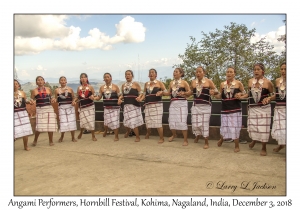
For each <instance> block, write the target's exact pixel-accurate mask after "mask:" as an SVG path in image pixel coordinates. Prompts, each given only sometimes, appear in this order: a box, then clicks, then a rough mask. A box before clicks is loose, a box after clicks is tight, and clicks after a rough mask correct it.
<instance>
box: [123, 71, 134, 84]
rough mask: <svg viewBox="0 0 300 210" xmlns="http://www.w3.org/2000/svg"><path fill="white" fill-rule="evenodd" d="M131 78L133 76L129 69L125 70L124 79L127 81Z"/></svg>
mask: <svg viewBox="0 0 300 210" xmlns="http://www.w3.org/2000/svg"><path fill="white" fill-rule="evenodd" d="M132 78H133V76H132V74H131V72H130V71H126V72H125V79H126V80H127V82H131V81H132Z"/></svg>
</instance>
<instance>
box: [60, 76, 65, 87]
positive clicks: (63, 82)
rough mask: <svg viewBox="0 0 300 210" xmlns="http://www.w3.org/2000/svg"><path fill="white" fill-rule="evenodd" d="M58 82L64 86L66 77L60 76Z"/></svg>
mask: <svg viewBox="0 0 300 210" xmlns="http://www.w3.org/2000/svg"><path fill="white" fill-rule="evenodd" d="M59 84H60V85H61V86H62V87H65V86H66V85H67V80H66V78H64V77H62V78H60V80H59Z"/></svg>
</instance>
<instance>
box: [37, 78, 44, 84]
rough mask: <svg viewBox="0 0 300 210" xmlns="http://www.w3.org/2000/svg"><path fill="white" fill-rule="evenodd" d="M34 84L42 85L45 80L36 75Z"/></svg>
mask: <svg viewBox="0 0 300 210" xmlns="http://www.w3.org/2000/svg"><path fill="white" fill-rule="evenodd" d="M36 85H37V86H43V85H45V80H44V78H42V77H38V78H37V80H36Z"/></svg>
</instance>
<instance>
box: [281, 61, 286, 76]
mask: <svg viewBox="0 0 300 210" xmlns="http://www.w3.org/2000/svg"><path fill="white" fill-rule="evenodd" d="M280 73H281V76H282V77H285V78H286V64H283V65H282V66H281V67H280Z"/></svg>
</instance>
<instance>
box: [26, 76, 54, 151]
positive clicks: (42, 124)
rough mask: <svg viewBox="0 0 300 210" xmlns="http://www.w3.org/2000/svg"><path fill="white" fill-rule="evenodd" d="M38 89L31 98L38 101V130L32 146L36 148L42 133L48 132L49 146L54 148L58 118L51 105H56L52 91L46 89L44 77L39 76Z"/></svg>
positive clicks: (33, 91)
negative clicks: (54, 134)
mask: <svg viewBox="0 0 300 210" xmlns="http://www.w3.org/2000/svg"><path fill="white" fill-rule="evenodd" d="M35 81H36V84H37V86H38V87H37V88H35V89H34V90H32V91H31V98H32V99H33V100H36V128H35V135H34V140H33V143H32V146H36V144H37V140H38V138H39V135H40V132H48V137H49V145H50V146H53V145H54V144H53V132H56V131H57V117H56V114H55V112H54V109H53V106H52V105H51V103H55V98H54V97H53V98H52V92H51V89H50V88H48V87H45V80H44V78H43V77H42V76H37V77H36V79H35Z"/></svg>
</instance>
